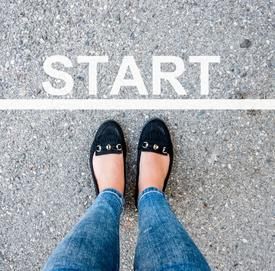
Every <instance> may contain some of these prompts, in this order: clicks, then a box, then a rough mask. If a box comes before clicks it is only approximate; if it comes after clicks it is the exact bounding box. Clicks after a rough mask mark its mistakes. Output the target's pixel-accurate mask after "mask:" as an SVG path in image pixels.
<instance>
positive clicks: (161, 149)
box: [135, 118, 173, 206]
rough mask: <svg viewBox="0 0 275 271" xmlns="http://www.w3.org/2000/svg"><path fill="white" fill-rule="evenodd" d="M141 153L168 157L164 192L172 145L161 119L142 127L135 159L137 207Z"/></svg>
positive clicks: (171, 157)
mask: <svg viewBox="0 0 275 271" xmlns="http://www.w3.org/2000/svg"><path fill="white" fill-rule="evenodd" d="M142 152H154V153H158V154H161V155H168V154H169V158H170V163H169V168H168V172H167V175H166V178H165V181H164V185H163V189H162V191H163V192H164V191H165V188H166V185H167V182H168V179H169V176H170V173H171V169H172V164H173V144H172V140H171V136H170V133H169V130H168V128H167V126H166V124H165V123H164V122H163V121H162V120H161V119H157V118H156V119H152V120H150V121H149V122H147V124H146V125H145V126H144V127H143V129H142V132H141V135H140V138H139V143H138V157H137V179H136V193H135V203H136V206H137V200H138V194H139V191H138V179H139V166H140V156H141V153H142Z"/></svg>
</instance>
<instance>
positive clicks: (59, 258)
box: [43, 188, 123, 271]
mask: <svg viewBox="0 0 275 271" xmlns="http://www.w3.org/2000/svg"><path fill="white" fill-rule="evenodd" d="M122 206H123V198H122V196H121V193H119V192H117V191H116V190H114V189H111V188H110V189H105V190H103V191H102V192H101V193H100V194H99V195H98V197H97V198H96V200H95V202H94V204H93V205H92V206H91V207H90V208H89V209H88V210H87V212H86V214H85V215H84V216H83V218H82V219H81V220H80V221H79V223H78V224H77V225H76V226H75V227H74V228H73V230H72V231H71V232H70V233H69V234H67V236H66V237H65V238H64V240H63V241H62V242H61V243H60V244H59V245H58V246H57V248H56V249H55V250H54V252H53V253H52V255H51V256H50V257H49V259H48V261H47V263H46V265H45V267H44V269H43V270H44V271H50V270H52V271H53V270H54V271H61V270H62V271H65V270H71V271H72V270H75V271H76V270H77V271H88V270H98V271H102V270H119V220H120V214H121V212H122Z"/></svg>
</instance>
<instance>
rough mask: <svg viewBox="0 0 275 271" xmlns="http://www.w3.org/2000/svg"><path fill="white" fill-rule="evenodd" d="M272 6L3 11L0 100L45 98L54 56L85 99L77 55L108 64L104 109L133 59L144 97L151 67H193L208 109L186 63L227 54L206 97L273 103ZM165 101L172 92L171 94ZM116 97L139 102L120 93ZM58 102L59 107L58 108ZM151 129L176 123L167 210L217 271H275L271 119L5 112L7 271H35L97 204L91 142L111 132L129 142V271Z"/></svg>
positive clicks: (0, 143) (134, 4)
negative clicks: (140, 166) (163, 61)
mask: <svg viewBox="0 0 275 271" xmlns="http://www.w3.org/2000/svg"><path fill="white" fill-rule="evenodd" d="M273 11H274V7H273V6H272V2H271V1H267V0H259V1H247V0H244V1H230V0H225V1H215V0H209V1H195V0H192V1H189V0H185V1H152V0H151V1H135V0H133V1H108V0H105V1H101V2H100V1H72V0H71V1H58V0H53V1H47V0H38V1H31V0H29V1H22V0H18V1H12V0H10V1H7V0H3V1H1V2H0V22H1V23H0V52H1V57H0V98H18V97H20V98H21V97H22V98H23V97H24V98H38V97H39V98H43V97H47V96H48V95H47V94H46V93H45V91H44V90H43V89H42V86H41V83H42V81H43V80H45V79H46V78H47V77H46V76H45V74H44V73H43V70H42V64H43V61H44V59H45V57H46V56H47V55H53V54H64V55H66V56H68V57H70V59H72V61H74V64H75V66H74V68H73V69H71V70H70V73H71V74H73V75H74V78H75V88H74V93H73V94H72V96H73V97H77V98H85V97H88V95H87V78H88V77H87V67H85V66H84V65H76V61H75V60H76V56H78V55H85V54H98V55H105V54H106V55H108V56H109V57H110V63H109V64H108V65H106V66H105V65H104V66H102V68H101V69H100V75H99V82H100V83H99V88H100V93H99V97H105V95H107V94H108V92H109V90H110V85H111V84H112V82H113V80H114V78H115V75H116V72H117V70H118V67H119V65H120V62H121V58H122V56H124V55H134V56H135V58H136V60H137V62H138V65H139V66H140V69H141V71H142V74H143V76H144V78H145V79H144V80H145V83H146V85H147V87H148V89H150V88H151V85H150V82H151V59H152V55H161V54H163V55H176V56H181V57H182V58H183V59H184V60H185V64H186V72H185V74H184V77H183V78H182V83H183V85H184V86H185V87H186V89H187V92H188V97H187V98H200V95H199V68H198V66H196V65H194V64H192V65H191V64H189V63H188V62H187V59H188V56H190V55H220V56H221V64H219V65H216V66H213V67H211V69H210V73H211V90H210V95H209V97H210V98H231V99H233V98H275V95H274V89H273V88H272V74H273V69H274V58H272V56H273V52H274V50H273V49H272V43H273V41H274V40H273V38H272V31H274V28H273V26H272V21H271V19H272V13H273ZM163 93H164V94H163V96H164V97H174V96H175V93H174V92H173V91H172V90H171V87H170V86H169V85H168V84H167V85H164V91H163ZM120 96H121V97H137V93H136V92H135V90H134V89H132V90H129V89H127V90H126V89H125V90H124V92H122V93H121V95H120ZM49 98H50V97H49ZM153 116H158V117H162V118H163V119H164V120H166V121H167V123H168V125H169V127H170V128H171V132H172V134H173V140H174V144H175V147H176V159H175V166H174V169H173V172H172V177H171V180H170V184H169V187H168V191H167V194H168V197H169V201H170V203H171V205H172V207H173V209H174V210H175V212H176V214H177V215H178V217H179V219H180V220H181V221H182V222H184V224H185V226H186V228H187V229H188V231H189V232H190V234H191V235H192V237H193V238H194V240H195V242H196V243H197V244H198V246H199V247H200V248H201V250H202V252H203V253H204V254H205V256H206V257H207V259H208V261H209V263H210V265H211V267H212V268H213V270H249V271H252V270H261V271H265V270H267V271H269V270H272V269H273V270H274V260H273V262H272V256H273V258H274V223H273V221H272V215H273V216H274V209H273V212H272V203H273V200H274V198H273V193H272V189H273V188H274V187H273V186H274V177H275V176H274V168H275V153H274V143H275V137H274V132H275V131H274V129H275V112H274V111H273V112H272V111H251V110H250V111H144V112H141V111H138V110H137V111H125V112H120V111H114V112H109V111H96V112H95V111H73V112H69V111H59V112H57V111H51V112H49V111H48V112H46V111H41V112H39V111H35V112H34V111H25V112H24V111H1V112H0V150H1V155H0V270H1V271H7V270H40V268H41V266H42V265H43V263H44V261H45V260H46V258H47V256H48V255H49V254H50V252H51V250H52V249H53V248H54V247H55V245H56V244H57V242H58V241H59V240H61V239H62V237H63V236H64V235H65V234H66V232H68V230H69V229H70V228H71V227H72V225H73V224H74V223H75V222H76V221H78V219H79V217H80V216H81V215H82V214H83V212H84V211H85V209H86V208H87V207H88V206H89V205H90V204H91V202H92V201H93V200H94V198H95V194H94V189H93V186H92V183H91V181H90V180H91V176H90V171H89V167H88V154H89V146H90V144H91V142H92V139H93V135H94V133H95V131H96V129H97V127H98V126H99V125H100V123H101V122H102V121H104V120H106V119H109V118H114V119H116V120H117V121H119V122H120V123H121V125H122V127H123V128H124V131H125V134H126V138H127V141H128V149H129V155H128V180H127V182H128V191H127V202H128V203H127V206H126V209H125V213H124V216H123V219H122V221H121V270H131V269H132V264H133V256H134V247H135V242H136V235H137V213H136V210H135V209H134V205H133V199H132V194H133V187H134V179H135V157H136V144H137V139H138V134H139V132H140V129H141V127H142V126H143V124H144V123H145V121H146V120H147V119H149V118H150V117H153Z"/></svg>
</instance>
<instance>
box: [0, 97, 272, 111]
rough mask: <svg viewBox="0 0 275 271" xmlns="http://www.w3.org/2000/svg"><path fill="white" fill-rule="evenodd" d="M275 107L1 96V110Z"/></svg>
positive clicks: (267, 106) (260, 102)
mask: <svg viewBox="0 0 275 271" xmlns="http://www.w3.org/2000/svg"><path fill="white" fill-rule="evenodd" d="M250 109H255V110H275V99H0V110H250Z"/></svg>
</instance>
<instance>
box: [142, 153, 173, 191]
mask: <svg viewBox="0 0 275 271" xmlns="http://www.w3.org/2000/svg"><path fill="white" fill-rule="evenodd" d="M169 163H170V158H169V154H168V155H161V154H158V153H154V152H141V156H140V165H139V180H138V190H139V193H141V192H142V191H143V190H144V189H146V188H148V187H155V188H157V189H159V190H161V191H162V190H163V186H164V181H165V178H166V176H167V173H168V170H169Z"/></svg>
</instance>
